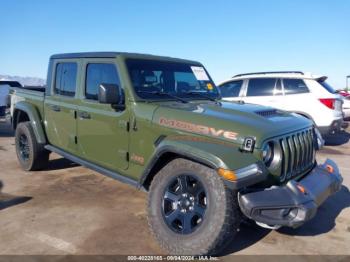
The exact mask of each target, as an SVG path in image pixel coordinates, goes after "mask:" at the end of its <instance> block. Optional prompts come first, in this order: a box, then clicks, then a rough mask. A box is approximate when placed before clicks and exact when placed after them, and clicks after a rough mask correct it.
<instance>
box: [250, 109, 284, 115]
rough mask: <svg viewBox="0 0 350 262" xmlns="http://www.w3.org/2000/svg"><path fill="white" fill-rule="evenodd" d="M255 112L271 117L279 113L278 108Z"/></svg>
mask: <svg viewBox="0 0 350 262" xmlns="http://www.w3.org/2000/svg"><path fill="white" fill-rule="evenodd" d="M255 113H256V114H258V115H259V116H263V117H271V116H277V115H279V113H278V111H277V110H276V109H272V110H263V111H256V112H255Z"/></svg>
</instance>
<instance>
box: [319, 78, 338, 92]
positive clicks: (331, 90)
mask: <svg viewBox="0 0 350 262" xmlns="http://www.w3.org/2000/svg"><path fill="white" fill-rule="evenodd" d="M318 83H319V84H320V85H321V86H323V87H324V89H326V90H327V91H328V92H329V93H331V94H335V93H337V92H336V91H335V89H334V88H333V87H332V86H331V85H330V84H328V83H327V82H326V81H318Z"/></svg>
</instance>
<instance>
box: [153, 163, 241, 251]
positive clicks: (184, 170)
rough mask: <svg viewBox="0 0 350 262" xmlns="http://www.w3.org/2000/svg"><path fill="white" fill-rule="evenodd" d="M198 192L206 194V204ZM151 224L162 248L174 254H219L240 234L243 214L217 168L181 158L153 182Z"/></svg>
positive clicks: (166, 167)
mask: <svg viewBox="0 0 350 262" xmlns="http://www.w3.org/2000/svg"><path fill="white" fill-rule="evenodd" d="M181 181H182V182H181ZM183 181H187V182H186V184H187V186H183V184H185V183H184V182H183ZM198 187H201V188H202V189H198ZM183 188H186V189H187V193H186V192H185V193H184V191H183ZM198 192H204V194H205V198H204V199H205V201H203V200H201V198H200V197H199V196H200V194H202V195H201V196H203V193H198ZM188 195H189V196H188ZM184 196H185V197H184ZM170 199H172V200H170ZM193 199H194V200H193ZM191 200H192V202H191ZM168 202H170V203H171V204H170V205H169V204H168ZM191 203H192V204H191ZM166 207H167V208H166ZM191 207H192V208H191ZM203 209H204V212H198V213H197V211H198V210H203ZM196 210H197V211H196ZM193 213H195V215H193ZM197 214H199V215H197ZM186 216H187V217H189V219H187V221H190V222H187V223H188V224H190V226H189V227H187V226H186V224H185V223H186V222H185V221H186ZM174 217H176V218H175V219H174ZM198 217H199V218H200V219H198ZM148 221H149V226H150V229H151V232H152V233H153V235H154V236H155V238H156V239H157V240H158V242H159V244H160V246H161V247H162V248H163V249H165V250H167V251H168V252H169V253H170V254H175V255H217V254H218V253H220V251H222V249H224V248H225V247H226V245H227V244H229V243H230V241H231V240H232V238H233V237H234V236H235V234H236V233H237V231H238V228H239V225H240V222H241V212H240V209H239V206H238V202H237V194H236V193H235V192H233V191H232V190H229V189H228V188H227V187H226V186H225V184H224V181H223V180H222V179H221V178H220V177H219V176H218V175H217V174H216V172H215V171H214V170H213V169H211V168H209V167H206V166H204V165H201V164H198V163H195V162H192V161H189V160H186V159H180V158H179V159H175V160H173V161H171V162H170V163H169V164H167V165H166V166H165V167H164V168H163V169H161V170H160V171H159V173H158V174H157V175H156V176H155V178H154V179H153V181H152V183H151V187H150V193H149V199H148ZM198 221H199V223H198ZM186 227H187V229H186ZM188 228H190V229H188Z"/></svg>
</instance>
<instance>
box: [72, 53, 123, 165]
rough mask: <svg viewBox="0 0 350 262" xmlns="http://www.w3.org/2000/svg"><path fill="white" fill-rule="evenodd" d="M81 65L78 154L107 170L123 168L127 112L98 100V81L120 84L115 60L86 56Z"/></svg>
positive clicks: (99, 82)
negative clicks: (82, 79)
mask: <svg viewBox="0 0 350 262" xmlns="http://www.w3.org/2000/svg"><path fill="white" fill-rule="evenodd" d="M83 67H84V68H85V74H84V75H85V79H84V81H83V85H82V86H83V88H82V90H83V92H82V94H81V96H82V99H81V101H80V104H79V107H78V114H77V128H78V130H77V133H78V147H79V154H80V156H81V157H82V158H84V159H86V160H88V161H90V162H92V163H95V164H97V165H99V166H102V167H104V168H107V169H110V170H115V171H117V170H120V169H127V168H128V146H129V132H128V124H129V112H128V110H127V109H123V110H116V109H114V108H112V106H111V105H108V104H100V103H99V102H98V88H99V85H100V84H101V83H104V84H117V85H119V86H120V85H121V83H120V80H119V79H120V78H119V75H118V70H117V65H116V63H115V60H114V59H105V60H104V59H89V60H87V59H86V60H85V62H84V63H83Z"/></svg>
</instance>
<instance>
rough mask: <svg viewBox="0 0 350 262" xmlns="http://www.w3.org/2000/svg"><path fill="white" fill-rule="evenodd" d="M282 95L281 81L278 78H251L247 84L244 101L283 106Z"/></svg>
mask: <svg viewBox="0 0 350 262" xmlns="http://www.w3.org/2000/svg"><path fill="white" fill-rule="evenodd" d="M282 95H283V93H282V87H281V82H280V80H279V79H278V78H251V79H249V81H248V84H247V86H246V90H245V98H244V101H245V102H247V103H253V104H258V105H265V106H271V107H276V108H281V107H283V104H282V103H281V99H283V97H282Z"/></svg>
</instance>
